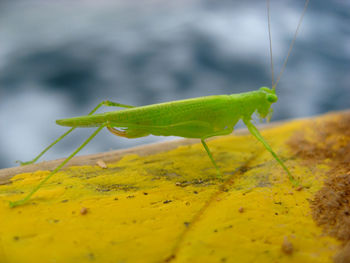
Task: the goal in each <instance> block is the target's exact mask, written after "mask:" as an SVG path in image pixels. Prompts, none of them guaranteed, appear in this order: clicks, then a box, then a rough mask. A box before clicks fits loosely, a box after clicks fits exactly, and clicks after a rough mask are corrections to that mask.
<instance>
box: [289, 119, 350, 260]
mask: <svg viewBox="0 0 350 263" xmlns="http://www.w3.org/2000/svg"><path fill="white" fill-rule="evenodd" d="M288 144H289V146H290V147H291V149H292V151H293V152H294V154H295V156H297V157H298V158H302V160H303V161H304V162H305V164H306V165H309V166H314V165H316V164H320V163H323V162H325V161H326V160H327V164H328V165H329V166H330V167H331V169H330V170H329V171H328V172H327V174H326V175H327V179H326V180H325V182H324V185H323V187H322V188H321V190H319V191H318V192H317V193H316V194H315V197H314V200H313V201H312V202H311V209H312V217H313V219H314V220H315V222H316V224H317V225H319V226H322V227H323V229H324V231H325V232H326V233H327V234H329V235H331V236H333V237H336V238H337V239H339V240H342V241H343V242H344V244H348V245H345V246H344V249H343V250H342V251H341V252H340V253H339V254H338V255H337V256H336V257H335V261H336V262H350V261H349V259H350V245H349V241H350V113H349V112H346V113H342V114H331V115H329V116H327V117H326V118H325V119H324V118H323V119H321V120H316V121H315V122H312V124H311V125H308V126H307V127H305V129H304V130H303V131H299V132H297V133H296V134H294V136H293V137H292V138H291V139H290V141H289V142H288ZM344 260H345V261H344Z"/></svg>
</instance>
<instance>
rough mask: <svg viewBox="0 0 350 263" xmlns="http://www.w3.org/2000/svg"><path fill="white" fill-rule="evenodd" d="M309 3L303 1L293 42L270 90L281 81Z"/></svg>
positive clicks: (307, 0)
mask: <svg viewBox="0 0 350 263" xmlns="http://www.w3.org/2000/svg"><path fill="white" fill-rule="evenodd" d="M309 1H310V0H306V1H305V5H304V10H303V13H302V14H301V17H300V19H299V22H298V26H297V29H296V30H295V33H294V37H293V40H292V42H291V43H290V46H289V50H288V54H287V56H286V58H285V60H284V63H283V66H282V69H281V71H280V73H279V75H278V77H277V80H276V82H275V84H274V85H272V89H276V86H277V84H278V82H279V81H280V79H281V76H282V74H283V71H284V69H285V68H286V65H287V61H288V58H289V55H290V53H291V52H292V49H293V45H294V43H295V40H296V38H297V35H298V31H299V28H300V25H301V22H302V21H303V18H304V15H305V12H306V9H307V6H308V4H309ZM271 56H272V53H271Z"/></svg>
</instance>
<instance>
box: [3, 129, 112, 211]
mask: <svg viewBox="0 0 350 263" xmlns="http://www.w3.org/2000/svg"><path fill="white" fill-rule="evenodd" d="M105 126H106V123H105V124H103V125H101V126H100V127H99V128H98V129H96V130H95V131H94V133H93V134H91V135H90V137H89V138H87V139H86V141H85V142H83V144H82V145H80V146H79V147H78V148H77V149H76V150H75V151H74V152H73V153H72V154H71V155H69V156H68V157H67V158H66V159H65V160H64V161H63V162H62V163H60V164H59V165H58V166H57V167H56V168H55V169H54V170H53V171H52V172H51V173H50V174H49V175H48V176H46V177H45V178H44V179H43V180H42V181H41V182H40V183H39V184H38V185H37V186H36V187H35V188H34V189H33V190H32V191H31V192H30V193H29V194H28V195H26V196H25V197H24V198H23V199H21V200H18V201H15V202H10V207H16V206H19V205H23V204H24V203H25V202H27V201H28V200H29V199H30V197H31V196H32V195H33V194H35V193H36V191H38V190H39V189H40V187H41V186H42V185H43V184H44V183H46V181H47V180H49V179H50V178H51V177H52V176H53V175H54V174H55V173H57V172H58V171H59V170H61V168H62V167H63V166H64V165H65V164H66V163H67V162H68V161H69V160H70V159H72V158H73V157H74V156H75V155H76V154H77V153H78V152H79V151H80V150H81V149H83V148H84V147H85V146H86V145H87V144H88V143H89V142H90V141H91V140H92V139H93V138H94V137H95V136H96V135H97V134H98V133H99V132H100V131H101V130H102V129H103V128H104V127H105Z"/></svg>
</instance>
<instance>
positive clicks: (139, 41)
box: [0, 0, 350, 168]
mask: <svg viewBox="0 0 350 263" xmlns="http://www.w3.org/2000/svg"><path fill="white" fill-rule="evenodd" d="M303 5H304V1H303V0H298V1H296V0H286V1H278V0H271V16H272V17H271V31H272V41H273V44H272V45H273V54H274V63H275V71H276V73H278V72H279V70H280V68H281V65H282V63H283V60H284V58H285V56H286V54H287V51H288V47H289V44H290V41H291V39H292V37H293V34H294V32H295V29H296V26H297V23H298V20H299V17H300V15H301V13H302V10H303ZM349 25H350V2H349V1H347V0H317V1H315V0H311V2H310V5H309V7H308V10H307V12H306V16H305V17H304V20H303V24H302V27H301V31H300V33H299V35H298V38H297V41H296V44H295V47H294V49H293V52H292V54H291V57H290V59H289V61H288V64H287V68H286V70H285V73H284V75H283V77H282V79H281V81H280V83H279V86H278V87H277V93H278V95H279V101H278V103H276V104H275V105H274V112H275V113H274V116H273V119H272V120H281V119H288V118H296V117H304V116H312V115H316V114H321V113H325V112H328V111H332V110H342V109H349V108H350V87H349V83H350V74H349V73H350V26H349ZM264 85H266V86H271V71H270V60H269V44H268V28H267V15H266V2H265V1H262V0H249V1H238V0H221V1H214V0H198V1H197V0H186V1H184V0H177V1H160V0H148V1H145V0H138V1H127V0H119V1H82V0H81V1H64V0H60V1H44V0H42V1H39V0H23V1H19V0H18V1H13V0H12V1H5V0H1V1H0V125H1V127H0V168H5V167H10V166H15V165H16V164H15V161H16V160H22V161H28V160H30V159H32V158H33V157H35V156H36V155H37V154H38V153H39V152H40V151H41V150H43V149H44V147H46V146H47V145H48V144H50V143H51V142H52V141H53V140H54V139H56V138H57V137H58V136H59V135H61V134H62V133H63V132H65V131H66V129H67V128H65V127H60V126H57V125H56V124H55V120H56V119H60V118H68V117H73V116H78V115H86V114H87V113H88V112H89V111H90V110H91V109H93V108H94V107H95V106H96V105H97V104H98V103H99V102H101V101H102V100H105V99H109V100H112V101H116V102H120V103H124V104H131V105H145V104H152V103H160V102H165V101H171V100H179V99H185V98H191V97H198V96H207V95H214V94H231V93H237V92H245V91H251V90H256V89H257V88H259V87H261V86H264ZM110 110H113V109H112V108H104V109H103V110H102V111H110ZM91 133H92V130H91V129H79V130H77V131H75V132H74V134H72V135H71V136H69V137H68V138H67V139H66V140H64V141H62V142H60V143H59V144H57V145H56V146H55V147H54V148H53V149H52V150H50V151H49V152H48V153H47V154H46V155H45V156H44V158H42V160H50V159H56V158H59V157H65V156H67V155H68V154H69V153H71V152H72V151H73V150H74V149H75V148H76V147H78V145H80V143H81V142H82V141H83V140H85V139H86V138H87V136H88V135H89V134H91ZM168 139H173V138H169V137H166V138H165V137H154V136H149V137H146V138H140V139H129V140H128V139H124V138H118V137H116V136H113V135H112V134H110V133H108V131H102V132H101V133H100V134H99V135H98V136H97V138H95V139H94V140H93V141H92V142H91V143H90V144H89V145H88V146H87V147H86V148H85V149H84V150H83V151H82V152H81V153H80V154H88V153H96V152H102V151H107V150H111V149H121V148H128V147H132V146H135V145H140V144H145V143H151V142H155V141H159V140H168Z"/></svg>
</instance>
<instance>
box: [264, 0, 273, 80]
mask: <svg viewBox="0 0 350 263" xmlns="http://www.w3.org/2000/svg"><path fill="white" fill-rule="evenodd" d="M266 4H267V27H268V29H269V42H270V64H271V81H272V87H273V86H274V85H273V83H274V81H275V76H274V70H273V56H272V38H271V23H270V0H267V1H266Z"/></svg>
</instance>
